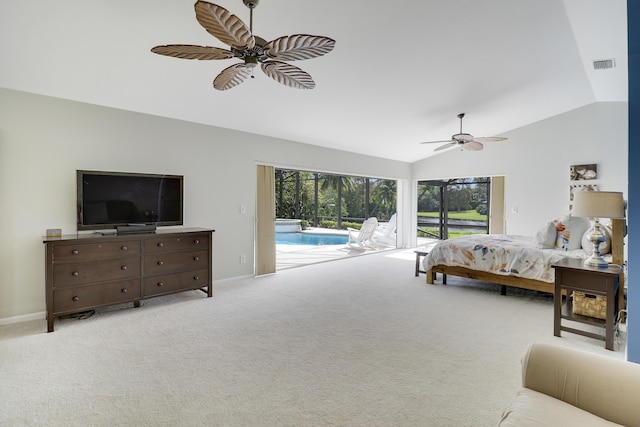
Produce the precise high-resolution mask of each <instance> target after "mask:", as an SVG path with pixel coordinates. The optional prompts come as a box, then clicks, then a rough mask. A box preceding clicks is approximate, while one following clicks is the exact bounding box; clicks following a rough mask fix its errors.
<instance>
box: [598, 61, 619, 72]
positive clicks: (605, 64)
mask: <svg viewBox="0 0 640 427" xmlns="http://www.w3.org/2000/svg"><path fill="white" fill-rule="evenodd" d="M615 66H616V60H615V59H600V60H598V61H593V69H594V70H606V69H608V68H613V67H615Z"/></svg>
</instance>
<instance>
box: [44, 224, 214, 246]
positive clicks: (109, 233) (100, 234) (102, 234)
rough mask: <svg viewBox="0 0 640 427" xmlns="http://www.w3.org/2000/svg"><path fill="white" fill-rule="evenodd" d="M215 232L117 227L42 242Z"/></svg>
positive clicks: (135, 238) (204, 229)
mask: <svg viewBox="0 0 640 427" xmlns="http://www.w3.org/2000/svg"><path fill="white" fill-rule="evenodd" d="M203 232H206V233H213V232H215V230H213V229H210V228H198V227H184V228H166V229H165V228H158V229H157V230H155V231H154V232H151V233H127V234H117V233H116V232H115V229H109V230H101V231H93V232H87V233H76V234H66V235H62V236H60V237H47V236H42V242H43V243H48V242H60V241H64V240H98V239H107V240H108V239H116V238H117V239H127V240H138V239H141V238H151V237H153V236H158V235H160V236H166V235H170V234H183V233H203Z"/></svg>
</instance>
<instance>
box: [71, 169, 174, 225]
mask: <svg viewBox="0 0 640 427" xmlns="http://www.w3.org/2000/svg"><path fill="white" fill-rule="evenodd" d="M76 175H77V190H78V191H77V204H78V206H77V207H78V230H95V229H106V228H118V227H120V226H127V225H131V224H136V225H139V224H145V225H154V226H166V225H183V190H184V187H183V176H182V175H157V174H144V173H128V172H103V171H88V170H78V171H76Z"/></svg>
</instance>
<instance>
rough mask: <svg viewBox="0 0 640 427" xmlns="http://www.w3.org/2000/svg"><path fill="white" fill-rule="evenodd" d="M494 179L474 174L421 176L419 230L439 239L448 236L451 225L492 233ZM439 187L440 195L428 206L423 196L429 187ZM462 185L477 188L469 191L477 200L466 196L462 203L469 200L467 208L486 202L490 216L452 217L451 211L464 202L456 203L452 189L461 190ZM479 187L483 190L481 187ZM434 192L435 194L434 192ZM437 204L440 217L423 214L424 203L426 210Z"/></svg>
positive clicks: (423, 234)
mask: <svg viewBox="0 0 640 427" xmlns="http://www.w3.org/2000/svg"><path fill="white" fill-rule="evenodd" d="M492 184H493V183H492V179H491V178H490V177H472V178H451V179H439V180H419V181H418V190H417V193H418V194H417V199H418V202H417V212H416V216H417V233H418V236H419V237H429V238H435V239H448V238H449V231H450V227H451V228H456V229H470V230H475V231H476V232H482V233H489V231H490V226H491V223H490V218H491V215H490V214H489V213H490V212H491V209H492V207H491V199H492V197H491V189H492ZM430 187H431V188H437V189H438V192H437V193H438V197H437V198H436V199H435V200H434V199H433V197H432V200H431V201H430V202H431V206H429V207H427V208H425V204H427V205H429V204H428V203H425V201H424V200H421V197H422V196H424V194H425V193H426V192H427V191H428V189H429V188H430ZM461 187H467V190H469V188H472V187H475V188H473V190H472V191H471V193H469V194H467V196H468V195H472V199H475V200H471V199H469V200H463V201H460V202H458V204H467V205H468V206H465V207H467V208H471V209H476V208H477V207H479V206H481V205H484V212H485V214H486V220H484V221H456V220H451V219H450V218H449V212H451V209H454V210H456V209H457V208H459V207H460V206H455V207H452V206H450V205H452V204H453V203H451V199H450V197H451V194H452V190H461ZM421 188H425V190H424V191H421ZM478 190H479V191H478ZM430 196H433V194H430ZM434 203H435V205H436V206H437V211H438V217H437V218H434V219H431V218H430V217H424V216H421V215H419V212H421V207H423V210H424V211H433V210H434V206H433V204H434ZM434 228H435V229H436V230H437V231H436V232H433V231H431V230H432V229H434Z"/></svg>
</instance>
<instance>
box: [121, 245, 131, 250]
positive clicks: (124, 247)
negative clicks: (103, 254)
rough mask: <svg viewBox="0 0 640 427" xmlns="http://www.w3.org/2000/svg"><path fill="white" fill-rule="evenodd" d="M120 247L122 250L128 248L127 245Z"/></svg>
mask: <svg viewBox="0 0 640 427" xmlns="http://www.w3.org/2000/svg"><path fill="white" fill-rule="evenodd" d="M120 249H122V250H123V251H126V250H127V249H129V248H128V247H126V246H123V247H121V248H120Z"/></svg>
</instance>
